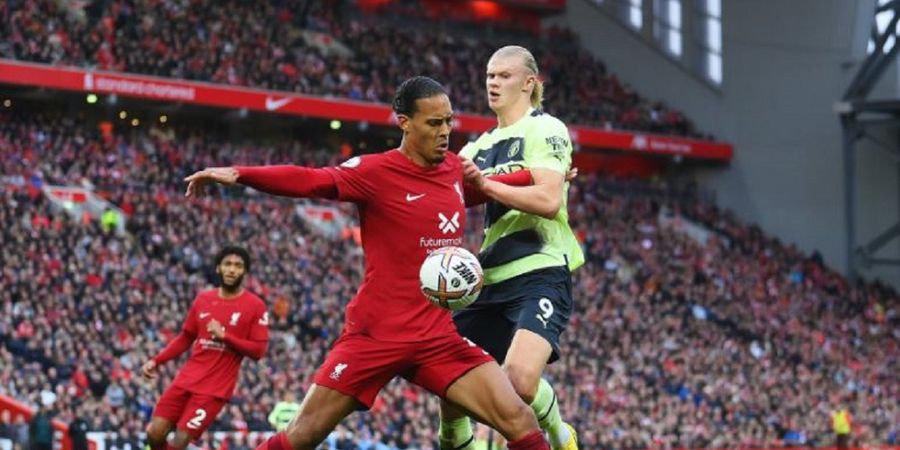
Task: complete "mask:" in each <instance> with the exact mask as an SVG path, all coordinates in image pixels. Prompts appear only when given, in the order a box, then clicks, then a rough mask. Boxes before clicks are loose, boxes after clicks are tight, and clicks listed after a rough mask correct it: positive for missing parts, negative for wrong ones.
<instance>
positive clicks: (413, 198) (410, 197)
mask: <svg viewBox="0 0 900 450" xmlns="http://www.w3.org/2000/svg"><path fill="white" fill-rule="evenodd" d="M424 196H425V194H419V195H413V194H406V201H408V202H414V201H416V200H418V199H420V198H422V197H424Z"/></svg>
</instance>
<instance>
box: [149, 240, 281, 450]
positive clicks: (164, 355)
mask: <svg viewBox="0 0 900 450" xmlns="http://www.w3.org/2000/svg"><path fill="white" fill-rule="evenodd" d="M215 263H216V273H217V274H218V275H219V277H220V278H221V286H220V287H218V288H216V289H210V290H208V291H203V292H200V293H199V294H197V297H196V298H195V299H194V302H193V304H192V305H191V309H190V311H188V314H187V317H186V318H185V320H184V325H183V326H182V328H181V333H180V334H179V335H178V336H176V337H175V339H173V340H172V341H171V342H169V344H168V345H167V346H166V348H164V349H163V350H162V351H161V352H159V354H158V355H156V356H154V357H153V358H152V359H150V360H149V361H147V362H146V363H145V364H144V365H143V367H142V368H141V373H142V375H143V376H144V378H146V379H155V378H156V377H157V376H158V373H157V367H158V366H159V365H161V364H165V363H166V362H167V361H169V360H172V359H175V358H177V357H178V356H180V355H181V354H182V353H184V352H185V351H187V350H188V349H189V348H192V347H193V349H192V351H191V357H190V358H189V359H188V361H187V363H185V365H184V367H182V368H181V369H180V370H179V371H178V375H176V376H175V380H174V381H172V384H170V385H169V387H168V388H167V389H166V390H165V392H163V394H162V396H161V397H160V398H159V401H158V402H157V403H156V407H155V408H154V409H153V418H152V419H151V420H150V425H149V426H148V427H147V441H148V444H149V445H150V448H151V449H152V450H165V449H166V448H170V449H178V450H182V449H184V448H186V447H187V445H188V444H189V443H190V442H191V441H192V440H195V439H197V438H199V437H200V435H202V434H203V432H204V431H206V429H207V428H209V426H210V424H212V422H213V421H214V420H215V418H216V415H218V414H219V411H220V410H221V409H222V407H223V406H224V405H225V404H226V403H228V400H229V399H230V398H231V395H232V394H233V393H234V386H235V384H237V379H238V370H239V369H240V368H241V362H242V361H243V360H244V357H249V358H253V359H254V360H258V359H259V358H261V357H262V356H263V355H264V354H265V352H266V347H267V346H268V342H269V315H268V313H267V312H266V305H265V303H263V301H262V300H261V299H260V298H259V297H257V296H256V295H253V294H252V293H250V292H248V291H246V290H245V289H244V288H243V286H242V284H243V280H244V275H246V274H247V272H249V271H250V254H249V253H247V250H245V249H243V248H241V247H233V246H228V247H225V248H223V249H222V250H221V251H220V252H219V253H218V254H217V255H216V260H215ZM172 429H175V438H174V439H173V440H172V442H171V443H169V444H168V445H167V443H166V436H167V435H168V434H169V432H170V431H172Z"/></svg>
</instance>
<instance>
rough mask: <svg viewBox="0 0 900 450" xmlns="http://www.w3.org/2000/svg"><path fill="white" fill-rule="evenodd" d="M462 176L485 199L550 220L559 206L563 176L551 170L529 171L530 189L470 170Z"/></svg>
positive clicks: (538, 169) (537, 169)
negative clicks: (481, 193)
mask: <svg viewBox="0 0 900 450" xmlns="http://www.w3.org/2000/svg"><path fill="white" fill-rule="evenodd" d="M576 173H577V172H576ZM464 174H465V176H466V181H467V183H468V184H471V185H473V186H475V187H476V188H478V189H479V190H481V192H483V193H484V195H486V196H487V197H489V198H491V199H493V200H496V201H498V202H500V203H502V204H504V205H506V206H508V207H510V208H513V209H517V210H519V211H522V212H525V213H529V214H535V215H538V216H541V217H543V218H545V219H552V218H554V217H556V214H557V213H559V208H560V207H561V206H562V195H563V183H564V182H565V176H564V175H563V174H561V173H559V172H556V171H554V170H550V169H543V168H532V169H531V177H532V179H533V181H534V184H533V185H531V186H510V185H507V184H504V183H500V182H497V181H496V180H492V179H491V178H490V177H484V176H481V174H480V173H478V174H477V175H476V174H475V173H473V172H470V171H466V172H464Z"/></svg>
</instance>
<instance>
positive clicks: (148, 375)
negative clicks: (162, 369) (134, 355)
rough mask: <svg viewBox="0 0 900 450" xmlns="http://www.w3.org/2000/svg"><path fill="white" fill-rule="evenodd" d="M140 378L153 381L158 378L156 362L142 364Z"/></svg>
mask: <svg viewBox="0 0 900 450" xmlns="http://www.w3.org/2000/svg"><path fill="white" fill-rule="evenodd" d="M141 376H142V377H144V379H145V380H155V379H156V377H158V376H159V373H158V372H157V371H156V361H154V360H152V359H151V360H150V361H147V362H145V363H144V365H143V366H141Z"/></svg>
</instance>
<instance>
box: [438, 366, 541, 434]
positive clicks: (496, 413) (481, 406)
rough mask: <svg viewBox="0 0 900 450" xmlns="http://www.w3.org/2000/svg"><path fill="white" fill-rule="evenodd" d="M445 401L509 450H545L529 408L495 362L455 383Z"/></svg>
mask: <svg viewBox="0 0 900 450" xmlns="http://www.w3.org/2000/svg"><path fill="white" fill-rule="evenodd" d="M446 399H447V401H449V402H450V403H453V404H456V405H458V406H459V407H460V408H462V409H464V410H465V411H467V412H468V413H469V414H470V415H471V416H472V417H474V418H475V419H477V420H478V421H480V422H484V423H485V424H487V425H489V426H491V427H492V428H494V429H496V430H497V431H499V432H500V434H502V435H503V437H505V438H506V440H507V441H509V448H510V450H518V449H548V448H549V446H548V445H547V442H546V441H544V437H543V435H542V434H541V432H540V428H539V427H538V422H537V419H536V418H535V416H534V413H533V412H532V411H531V408H529V407H528V405H526V404H525V402H523V401H522V399H521V398H519V396H518V395H516V391H515V390H514V389H513V387H512V385H511V384H510V383H509V380H508V379H507V377H506V375H505V374H504V373H503V370H502V369H501V368H500V366H499V365H498V364H497V363H495V362H489V363H486V364H482V365H480V366H478V367H476V368H474V369H472V370H470V371H469V372H467V373H466V374H465V375H463V376H462V377H460V378H459V379H458V380H456V381H454V382H453V384H451V385H450V387H449V388H448V389H447V393H446Z"/></svg>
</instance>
